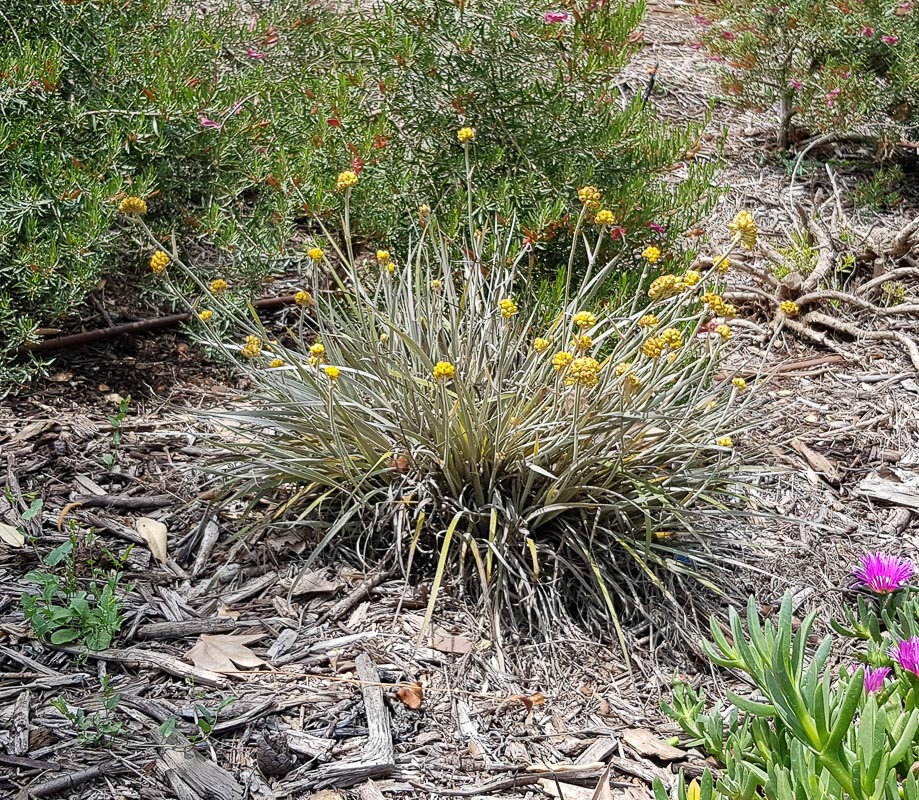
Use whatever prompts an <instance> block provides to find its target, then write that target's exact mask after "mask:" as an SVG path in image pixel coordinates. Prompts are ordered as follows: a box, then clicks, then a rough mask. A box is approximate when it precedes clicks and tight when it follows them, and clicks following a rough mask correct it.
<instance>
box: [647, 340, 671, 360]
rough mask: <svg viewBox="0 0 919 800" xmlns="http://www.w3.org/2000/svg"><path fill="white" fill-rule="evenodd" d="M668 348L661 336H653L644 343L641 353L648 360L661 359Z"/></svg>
mask: <svg viewBox="0 0 919 800" xmlns="http://www.w3.org/2000/svg"><path fill="white" fill-rule="evenodd" d="M666 347H667V342H665V341H664V340H663V339H661V338H660V337H659V336H652V337H651V338H650V339H645V341H644V342H643V343H642V345H641V352H642V353H644V354H645V355H646V356H647V357H648V358H660V357H661V355H663V352H664V350H665V349H666Z"/></svg>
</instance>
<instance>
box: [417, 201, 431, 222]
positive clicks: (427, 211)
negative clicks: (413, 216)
mask: <svg viewBox="0 0 919 800" xmlns="http://www.w3.org/2000/svg"><path fill="white" fill-rule="evenodd" d="M418 216H419V217H421V218H422V219H427V218H428V217H430V216H431V207H430V206H429V205H428V204H427V203H422V204H421V205H420V206H418Z"/></svg>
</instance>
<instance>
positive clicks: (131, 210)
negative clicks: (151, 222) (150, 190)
mask: <svg viewBox="0 0 919 800" xmlns="http://www.w3.org/2000/svg"><path fill="white" fill-rule="evenodd" d="M118 210H119V211H120V212H121V213H122V214H146V213H147V201H146V200H144V198H142V197H126V198H124V200H122V201H121V202H120V203H119V204H118Z"/></svg>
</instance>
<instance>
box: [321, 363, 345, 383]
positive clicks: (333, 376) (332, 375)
mask: <svg viewBox="0 0 919 800" xmlns="http://www.w3.org/2000/svg"><path fill="white" fill-rule="evenodd" d="M323 372H325V374H326V375H327V376H328V378H329V380H330V381H337V380H338V376H339V375H341V370H340V369H339V368H338V367H332V366H328V367H324V368H323Z"/></svg>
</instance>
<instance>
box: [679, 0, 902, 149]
mask: <svg viewBox="0 0 919 800" xmlns="http://www.w3.org/2000/svg"><path fill="white" fill-rule="evenodd" d="M699 8H700V14H699V16H697V17H696V20H697V22H698V23H699V25H700V31H701V40H702V43H703V45H704V46H705V47H706V48H708V49H709V50H710V52H711V53H712V55H713V58H714V60H715V61H716V62H718V63H719V64H720V65H721V73H722V85H723V88H724V91H725V93H726V94H727V95H728V96H729V97H731V98H733V99H734V100H735V101H737V102H738V103H739V104H740V105H741V106H743V107H745V108H756V109H761V110H764V111H765V110H770V109H773V108H777V110H778V123H779V126H778V144H779V147H781V148H785V147H787V145H788V139H789V133H790V131H791V127H792V124H794V125H797V126H799V127H800V128H802V129H803V130H804V131H805V132H808V131H813V130H819V131H840V132H845V131H853V130H860V131H864V132H868V133H872V134H875V135H898V134H902V133H903V132H905V133H906V134H907V135H909V136H913V137H914V136H915V134H916V132H917V130H919V128H917V126H919V84H917V82H916V75H917V74H919V11H917V8H916V3H915V2H914V1H913V0H905V1H904V0H865V1H864V2H862V0H851V1H850V0H817V1H816V2H812V1H811V0H789V1H788V2H786V1H785V0H776V1H774V0H742V2H739V3H734V2H724V0H717V1H716V2H706V3H703V4H701V5H700V6H699Z"/></svg>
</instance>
